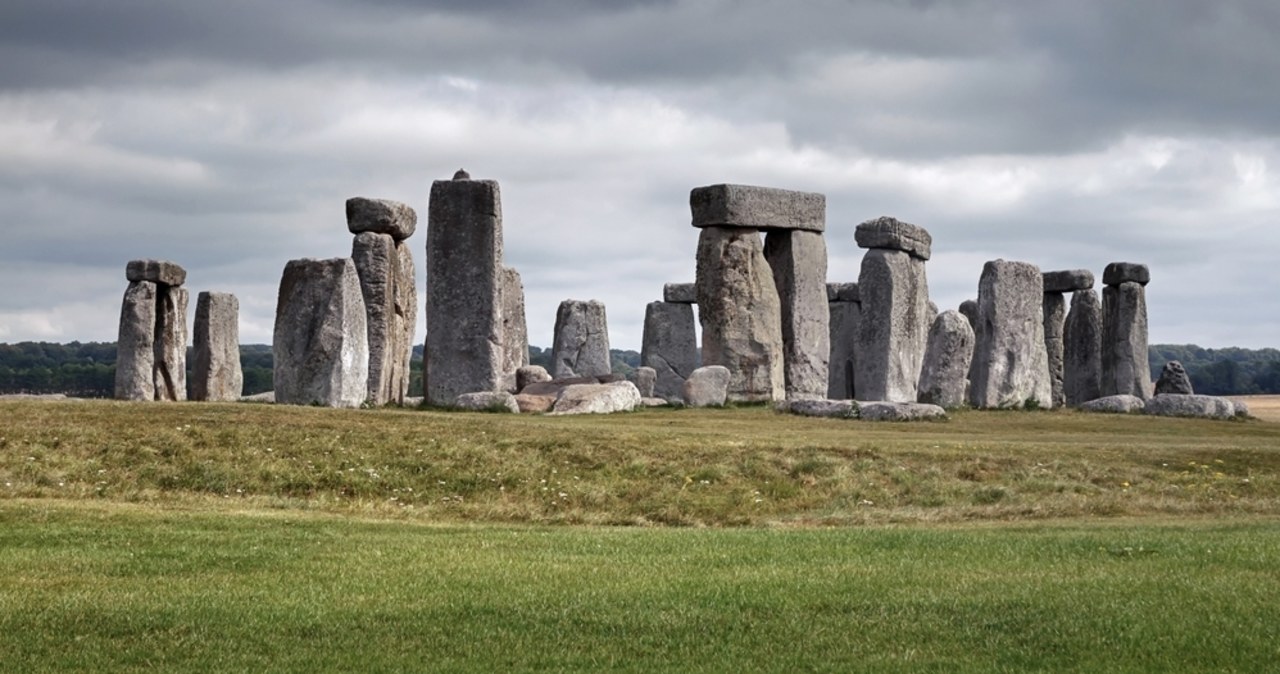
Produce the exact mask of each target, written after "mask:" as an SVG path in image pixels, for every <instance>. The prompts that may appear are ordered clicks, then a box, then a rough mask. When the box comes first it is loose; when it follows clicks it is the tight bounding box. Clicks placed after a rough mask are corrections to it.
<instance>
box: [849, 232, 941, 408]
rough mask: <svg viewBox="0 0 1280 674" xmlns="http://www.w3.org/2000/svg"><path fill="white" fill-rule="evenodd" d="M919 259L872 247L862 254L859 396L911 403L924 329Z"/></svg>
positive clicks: (925, 295)
mask: <svg viewBox="0 0 1280 674" xmlns="http://www.w3.org/2000/svg"><path fill="white" fill-rule="evenodd" d="M924 264H925V263H924V261H923V260H920V259H919V258H915V257H912V256H911V255H908V254H907V253H904V252H902V251H899V250H888V249H884V248H873V249H871V250H869V251H867V253H866V255H865V256H863V258H862V272H861V274H859V276H858V293H859V295H861V297H862V317H861V319H860V320H859V321H858V346H857V352H858V357H857V361H856V363H855V366H856V368H857V370H856V381H855V382H854V390H856V391H857V393H858V397H859V398H865V399H867V400H891V401H895V402H915V399H916V385H917V384H918V383H919V382H920V366H921V365H922V364H923V362H924V347H925V341H926V340H927V339H928V333H929V322H928V321H929V283H928V280H927V279H926V277H925V269H924Z"/></svg>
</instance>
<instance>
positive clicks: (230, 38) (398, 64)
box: [0, 0, 1280, 349]
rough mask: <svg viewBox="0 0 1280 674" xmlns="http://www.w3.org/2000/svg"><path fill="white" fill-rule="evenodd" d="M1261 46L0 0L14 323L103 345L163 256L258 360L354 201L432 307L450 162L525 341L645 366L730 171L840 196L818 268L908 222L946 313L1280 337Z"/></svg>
mask: <svg viewBox="0 0 1280 674" xmlns="http://www.w3.org/2000/svg"><path fill="white" fill-rule="evenodd" d="M268 5H269V6H268ZM1277 35H1280V3H1276V2H1274V1H1272V0H1257V1H1256V2H1250V1H1244V0H1241V1H1236V2H1232V1H1229V0H1228V1H1223V0H1217V1H1215V2H1204V1H1201V0H1127V1H1125V2H1114V1H1111V0H1099V1H1091V0H1063V1H1060V2H1055V1H1052V0H1045V1H1038V2H1037V1H1030V2H1017V3H1013V2H1002V1H1001V2H998V1H995V0H992V1H989V2H983V1H977V0H975V1H973V2H964V1H960V0H957V1H954V2H930V1H927V0H915V1H902V2H851V1H844V2H839V1H836V0H829V1H823V0H815V1H811V2H805V3H783V2H764V1H759V2H754V1H731V0H700V1H678V0H672V1H659V0H654V1H637V2H608V3H604V2H599V3H595V2H586V1H572V0H557V1H555V2H552V1H551V0H521V1H512V2H480V1H464V0H446V1H440V2H412V1H410V0H380V1H377V2H370V1H369V0H360V1H357V0H278V1H276V2H272V3H260V2H257V1H256V0H254V1H250V0H222V1H219V2H195V1H191V2H175V1H173V0H115V1H113V2H110V3H104V2H98V1H97V0H79V1H72V0H5V1H4V2H3V3H0V223H2V224H0V227H2V229H0V232H2V233H3V236H2V237H0V342H16V341H23V340H46V341H71V340H80V341H89V340H96V341H112V340H114V339H115V338H116V331H117V324H118V317H119V311H120V300H121V296H122V294H123V292H124V289H125V286H126V285H127V282H126V281H125V278H124V268H125V263H126V262H127V261H128V260H130V259H133V258H142V257H156V258H164V259H170V260H173V261H175V262H178V263H179V264H181V265H183V266H185V267H186V269H187V270H188V273H189V274H188V282H187V283H188V286H189V288H190V289H191V291H192V309H193V310H194V304H195V302H194V296H195V293H197V292H199V291H201V290H217V291H228V292H234V293H235V294H236V295H238V296H239V298H240V307H241V316H240V331H241V333H240V334H241V341H243V342H246V343H270V342H271V331H272V323H273V320H274V317H273V314H274V310H275V295H276V289H277V287H278V284H279V280H280V274H281V272H282V270H283V268H284V265H285V262H286V261H288V260H290V259H293V258H300V257H336V256H346V255H349V254H350V250H351V235H350V234H349V233H348V231H347V228H346V222H345V215H344V208H343V205H344V202H345V200H346V199H347V197H351V196H356V195H361V196H368V197H381V198H388V199H395V200H399V201H403V202H406V203H408V204H409V205H411V206H413V207H414V208H415V209H417V211H418V213H419V215H420V222H419V229H418V233H417V234H416V235H415V236H414V237H413V238H412V239H410V242H409V243H410V244H411V245H412V247H413V250H414V255H415V258H416V260H417V263H418V276H419V278H418V283H419V293H420V295H419V299H420V302H421V300H422V297H423V296H422V295H421V292H422V288H421V285H422V283H423V277H424V274H423V266H422V263H423V258H424V246H425V241H426V212H427V198H428V194H429V192H430V186H431V181H432V180H437V179H447V178H449V177H450V176H451V175H452V174H453V172H454V171H455V170H457V169H458V168H466V169H467V170H468V171H470V173H471V174H472V176H473V177H475V178H492V179H495V180H498V181H499V182H500V183H501V186H502V196H503V215H504V221H505V239H506V261H507V264H509V265H511V266H514V267H515V268H517V269H518V270H519V271H520V272H521V274H522V275H523V277H524V284H525V291H526V294H527V298H528V300H527V304H528V321H529V338H530V341H531V342H532V343H533V344H535V345H542V346H550V345H551V340H552V325H553V323H554V320H555V311H556V306H557V304H558V303H559V302H560V301H561V300H563V299H567V298H575V299H599V300H602V301H604V302H605V303H606V306H607V311H608V316H609V321H610V337H611V341H612V344H613V346H614V347H615V348H634V349H639V347H640V333H641V326H642V322H643V317H644V307H645V304H646V303H647V302H650V301H653V300H657V299H661V293H662V284H663V283H664V282H667V281H692V280H693V272H694V249H695V245H696V241H697V230H695V229H693V228H692V227H690V225H689V219H690V217H689V206H688V195H689V190H690V189H691V188H693V187H696V186H699V185H706V184H712V183H721V182H735V183H748V184H758V185H768V186H774V187H782V188H788V189H798V190H807V191H816V192H823V193H825V194H826V195H827V246H828V249H829V251H830V264H829V280H831V281H852V280H856V279H857V276H858V267H859V261H860V259H861V254H862V251H860V250H859V249H858V248H856V246H855V245H854V242H853V230H854V227H855V226H856V225H857V224H858V223H859V222H862V221H864V220H867V219H870V218H873V217H877V216H880V215H892V216H894V217H897V218H899V219H902V220H906V221H908V222H912V223H915V224H918V225H921V226H923V227H925V228H926V229H928V230H929V232H930V233H932V235H933V241H934V244H933V250H934V257H933V259H932V260H930V262H929V263H928V275H929V286H930V292H931V295H932V297H933V299H934V300H935V301H936V302H937V303H938V304H939V305H940V306H941V307H943V308H955V307H956V306H957V305H958V304H959V303H960V302H961V301H962V300H964V299H966V298H970V297H974V296H976V293H977V283H978V276H979V274H980V272H981V269H982V264H983V262H985V261H986V260H991V259H995V258H1004V259H1011V260H1025V261H1029V262H1032V263H1035V264H1037V265H1039V266H1040V268H1041V269H1043V270H1046V271H1048V270H1053V269H1064V268H1079V267H1084V268H1089V269H1092V270H1094V272H1095V274H1097V275H1099V277H1100V276H1101V271H1102V268H1103V266H1105V265H1106V263H1107V262H1110V261H1116V260H1127V261H1135V262H1144V263H1147V264H1148V265H1150V267H1151V277H1152V281H1151V285H1149V286H1148V287H1147V298H1148V303H1149V308H1150V324H1151V327H1150V336H1151V341H1152V342H1153V343H1169V342H1172V343H1198V344H1200V345H1202V346H1210V347H1224V346H1245V347H1263V346H1272V347H1280V293H1278V292H1277V289H1278V288H1280V227H1278V226H1277V222H1276V216H1277V213H1278V212H1280V210H1278V209H1277V206H1278V204H1280V185H1277V177H1276V174H1275V173H1273V172H1272V171H1271V170H1270V169H1271V166H1272V165H1276V166H1277V167H1280V143H1278V142H1277V141H1278V139H1280V40H1277V39H1276V36H1277ZM420 307H421V304H420ZM420 316H421V313H420ZM425 331H426V326H425V320H423V319H421V318H420V323H419V328H418V341H419V342H421V339H422V336H423V334H425Z"/></svg>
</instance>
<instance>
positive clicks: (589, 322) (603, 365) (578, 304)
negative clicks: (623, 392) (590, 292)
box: [551, 300, 613, 379]
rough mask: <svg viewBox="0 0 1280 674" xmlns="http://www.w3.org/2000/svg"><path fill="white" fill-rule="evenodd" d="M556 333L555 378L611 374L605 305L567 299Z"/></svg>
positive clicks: (553, 354)
mask: <svg viewBox="0 0 1280 674" xmlns="http://www.w3.org/2000/svg"><path fill="white" fill-rule="evenodd" d="M555 330H556V334H555V340H554V342H553V344H552V346H551V375H552V376H553V377H556V378H557V379H558V378H561V377H596V376H599V375H602V374H609V372H611V371H612V370H613V365H612V363H611V362H610V360H609V321H608V319H607V318H606V316H605V311H604V303H603V302H600V301H597V300H586V301H583V300H565V301H563V302H561V303H560V307H559V309H557V310H556V328H555Z"/></svg>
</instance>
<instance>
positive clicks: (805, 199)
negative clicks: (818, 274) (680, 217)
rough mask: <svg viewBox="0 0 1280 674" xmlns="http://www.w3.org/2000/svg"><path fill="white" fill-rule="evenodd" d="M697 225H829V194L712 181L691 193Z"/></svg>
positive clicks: (821, 227)
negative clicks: (712, 183) (717, 183)
mask: <svg viewBox="0 0 1280 674" xmlns="http://www.w3.org/2000/svg"><path fill="white" fill-rule="evenodd" d="M689 208H690V210H692V211H693V226H694V227H745V228H747V229H757V230H769V229H804V230H808V231H811V232H821V231H823V230H825V229H826V228H827V198H826V196H824V195H822V194H818V193H816V192H795V191H792V190H780V189H776V188H773V187H756V186H754V185H723V184H721V185H708V186H706V187H695V188H694V189H693V191H692V192H690V193H689Z"/></svg>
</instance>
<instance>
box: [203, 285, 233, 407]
mask: <svg viewBox="0 0 1280 674" xmlns="http://www.w3.org/2000/svg"><path fill="white" fill-rule="evenodd" d="M191 342H192V350H191V351H192V359H193V360H194V361H195V362H194V363H193V364H192V366H191V399H192V400H207V401H210V402H232V401H235V400H239V399H240V393H241V391H242V390H243V389H244V373H243V372H242V371H241V369H240V302H239V300H237V299H236V296H235V295H232V294H231V293H214V292H207V291H206V292H202V293H200V295H199V296H198V297H197V298H196V319H195V325H194V327H193V329H192V338H191Z"/></svg>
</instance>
